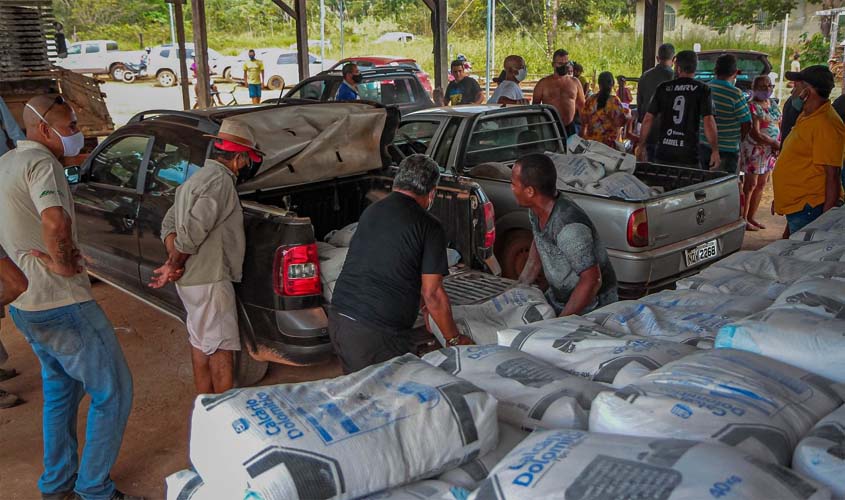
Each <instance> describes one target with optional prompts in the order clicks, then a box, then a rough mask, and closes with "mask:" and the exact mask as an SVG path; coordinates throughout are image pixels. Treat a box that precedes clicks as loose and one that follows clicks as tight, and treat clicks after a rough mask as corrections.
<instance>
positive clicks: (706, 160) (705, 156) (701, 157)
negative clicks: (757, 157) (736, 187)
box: [698, 144, 739, 174]
mask: <svg viewBox="0 0 845 500" xmlns="http://www.w3.org/2000/svg"><path fill="white" fill-rule="evenodd" d="M712 151H713V150H712V149H711V148H710V145H708V144H699V145H698V162H699V163H700V164H701V169H702V170H710V155H711V154H712ZM719 158H721V161H720V162H719V170H721V171H722V172H728V173H731V174H735V173H737V169H738V168H739V153H736V152H731V151H722V150H719Z"/></svg>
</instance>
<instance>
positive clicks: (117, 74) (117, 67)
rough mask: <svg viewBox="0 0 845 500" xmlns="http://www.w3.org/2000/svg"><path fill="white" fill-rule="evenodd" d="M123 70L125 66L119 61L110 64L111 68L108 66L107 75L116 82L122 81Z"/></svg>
mask: <svg viewBox="0 0 845 500" xmlns="http://www.w3.org/2000/svg"><path fill="white" fill-rule="evenodd" d="M125 71H126V66H124V65H123V64H120V63H117V64H112V66H111V68H109V76H111V79H112V80H114V81H116V82H122V81H125V80H124V79H123V73H124V72H125Z"/></svg>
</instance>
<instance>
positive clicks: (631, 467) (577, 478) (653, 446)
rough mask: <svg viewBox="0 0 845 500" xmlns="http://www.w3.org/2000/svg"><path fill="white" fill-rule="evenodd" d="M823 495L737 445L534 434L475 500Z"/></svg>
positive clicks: (746, 499) (804, 499)
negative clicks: (734, 447) (744, 451)
mask: <svg viewBox="0 0 845 500" xmlns="http://www.w3.org/2000/svg"><path fill="white" fill-rule="evenodd" d="M552 498H559V499H566V500H609V499H653V500H692V499H695V500H700V499H705V498H716V499H718V498H730V499H737V500H763V499H766V500H775V499H777V500H823V499H829V498H830V491H828V490H827V488H825V487H824V486H822V485H820V484H818V483H816V482H814V481H812V480H810V479H806V478H803V477H801V476H800V475H799V474H796V473H795V472H792V471H791V470H789V469H787V468H786V467H781V466H778V465H775V464H771V463H766V462H762V461H760V460H759V459H757V458H755V457H753V456H749V455H748V454H746V453H742V452H740V451H739V450H735V449H732V448H728V447H726V446H719V445H714V444H709V443H701V442H696V441H688V440H682V439H660V438H643V437H631V436H619V435H612V434H599V433H592V432H584V431H576V430H552V431H537V432H534V433H533V434H532V435H531V436H528V437H527V438H526V439H525V440H524V441H523V442H522V443H520V444H519V446H517V447H516V448H514V449H513V451H511V452H510V453H509V454H508V455H507V456H506V457H505V458H504V459H502V461H501V462H499V465H497V466H496V467H495V468H494V469H493V471H492V472H491V474H490V477H488V478H487V480H486V481H484V482H483V483H481V486H480V487H479V488H478V489H477V490H475V491H474V492H473V493H472V495H470V499H475V500H535V499H552Z"/></svg>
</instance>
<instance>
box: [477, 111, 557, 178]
mask: <svg viewBox="0 0 845 500" xmlns="http://www.w3.org/2000/svg"><path fill="white" fill-rule="evenodd" d="M545 151H552V152H555V153H562V152H563V147H562V143H561V141H560V137H559V135H558V132H557V128H556V126H555V123H554V122H553V121H552V118H551V117H550V116H548V115H546V114H545V113H531V114H528V115H519V116H512V115H511V116H508V115H504V116H495V115H494V116H490V117H485V118H482V119H480V120H478V122H476V124H475V128H474V129H473V131H472V135H470V138H469V143H468V144H467V154H466V158H465V161H464V166H465V167H473V166H475V165H479V164H481V163H489V162H500V163H513V162H514V161H516V160H517V159H518V158H519V157H520V156H523V155H526V154H530V153H542V152H545Z"/></svg>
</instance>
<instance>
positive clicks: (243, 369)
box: [233, 343, 268, 387]
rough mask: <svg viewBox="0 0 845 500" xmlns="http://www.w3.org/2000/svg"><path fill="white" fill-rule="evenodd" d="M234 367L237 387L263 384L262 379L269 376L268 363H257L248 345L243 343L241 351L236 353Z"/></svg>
mask: <svg viewBox="0 0 845 500" xmlns="http://www.w3.org/2000/svg"><path fill="white" fill-rule="evenodd" d="M234 366H235V368H234V372H235V373H234V374H233V375H234V377H233V378H234V380H235V387H250V386H253V385H255V384H257V383H258V382H261V379H263V378H264V375H266V374H267V366H268V363H267V362H266V361H257V360H256V359H255V358H253V357H252V356H250V355H249V351H248V350H247V348H246V345H245V344H243V343H242V344H241V350H240V351H235V364H234Z"/></svg>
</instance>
